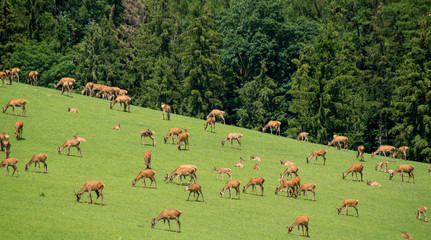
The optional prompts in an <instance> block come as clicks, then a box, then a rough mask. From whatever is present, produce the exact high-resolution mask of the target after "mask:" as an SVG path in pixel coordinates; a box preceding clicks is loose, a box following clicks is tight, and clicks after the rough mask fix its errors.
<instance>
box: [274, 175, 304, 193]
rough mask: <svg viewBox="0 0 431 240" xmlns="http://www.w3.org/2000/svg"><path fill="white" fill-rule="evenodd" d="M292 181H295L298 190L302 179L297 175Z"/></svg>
mask: <svg viewBox="0 0 431 240" xmlns="http://www.w3.org/2000/svg"><path fill="white" fill-rule="evenodd" d="M279 181H280V179H279ZM292 181H293V183H294V187H295V191H296V192H298V189H299V186H301V179H300V178H299V177H298V176H295V177H293V178H292Z"/></svg>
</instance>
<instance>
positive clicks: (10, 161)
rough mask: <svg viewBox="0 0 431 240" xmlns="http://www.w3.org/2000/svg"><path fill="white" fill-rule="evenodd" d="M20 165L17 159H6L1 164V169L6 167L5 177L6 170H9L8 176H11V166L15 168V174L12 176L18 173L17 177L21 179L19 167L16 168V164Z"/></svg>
mask: <svg viewBox="0 0 431 240" xmlns="http://www.w3.org/2000/svg"><path fill="white" fill-rule="evenodd" d="M17 163H18V159H16V158H8V157H6V158H5V159H4V160H3V161H2V162H1V163H0V168H1V167H4V174H3V176H5V175H6V170H7V175H8V176H9V166H12V167H13V173H12V176H13V175H14V174H15V171H16V173H17V174H18V176H17V177H19V172H18V167H17V166H16V164H17Z"/></svg>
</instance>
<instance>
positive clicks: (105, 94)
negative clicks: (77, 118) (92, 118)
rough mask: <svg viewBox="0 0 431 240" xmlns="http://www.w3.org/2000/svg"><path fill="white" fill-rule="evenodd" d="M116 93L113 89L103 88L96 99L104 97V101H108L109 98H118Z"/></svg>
mask: <svg viewBox="0 0 431 240" xmlns="http://www.w3.org/2000/svg"><path fill="white" fill-rule="evenodd" d="M116 92H117V90H116V89H115V88H113V87H108V86H103V87H102V89H101V90H100V91H98V92H97V93H96V95H95V97H98V96H100V95H102V98H103V99H108V96H114V97H116V96H117V95H116V94H115V93H116Z"/></svg>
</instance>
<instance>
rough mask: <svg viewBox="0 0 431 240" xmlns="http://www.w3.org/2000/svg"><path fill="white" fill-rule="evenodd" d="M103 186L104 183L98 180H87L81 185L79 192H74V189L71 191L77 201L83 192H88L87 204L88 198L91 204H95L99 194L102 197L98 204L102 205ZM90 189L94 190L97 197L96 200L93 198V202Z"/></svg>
mask: <svg viewBox="0 0 431 240" xmlns="http://www.w3.org/2000/svg"><path fill="white" fill-rule="evenodd" d="M104 187H105V184H103V183H102V182H100V181H88V182H86V183H85V184H84V186H83V187H82V189H81V191H80V192H75V191H73V192H74V193H75V196H76V201H77V202H79V200H80V199H81V197H82V194H84V193H85V192H88V197H87V204H88V203H90V200H91V203H92V204H95V203H96V201H97V199H99V195H100V196H101V197H102V201H101V202H100V206H102V205H103V194H102V191H103V188H104ZM91 191H95V192H96V195H97V198H96V200H94V202H93V199H92V197H91Z"/></svg>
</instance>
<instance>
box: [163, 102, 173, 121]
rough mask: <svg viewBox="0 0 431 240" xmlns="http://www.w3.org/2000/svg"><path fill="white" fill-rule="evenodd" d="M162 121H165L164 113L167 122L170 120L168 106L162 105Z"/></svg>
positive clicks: (169, 107) (169, 108)
mask: <svg viewBox="0 0 431 240" xmlns="http://www.w3.org/2000/svg"><path fill="white" fill-rule="evenodd" d="M161 108H162V120H165V113H166V114H167V116H168V120H171V106H169V105H168V104H162V106H161Z"/></svg>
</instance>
